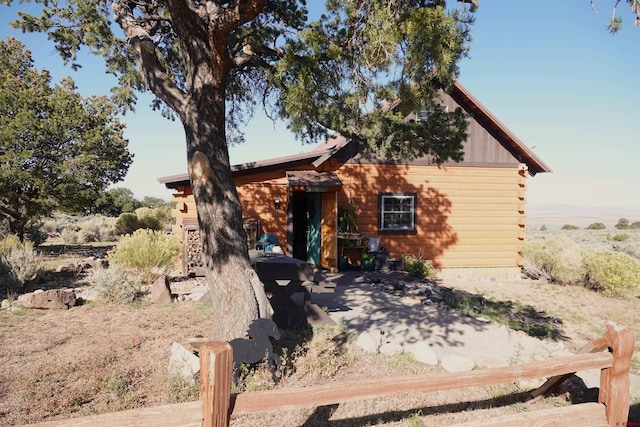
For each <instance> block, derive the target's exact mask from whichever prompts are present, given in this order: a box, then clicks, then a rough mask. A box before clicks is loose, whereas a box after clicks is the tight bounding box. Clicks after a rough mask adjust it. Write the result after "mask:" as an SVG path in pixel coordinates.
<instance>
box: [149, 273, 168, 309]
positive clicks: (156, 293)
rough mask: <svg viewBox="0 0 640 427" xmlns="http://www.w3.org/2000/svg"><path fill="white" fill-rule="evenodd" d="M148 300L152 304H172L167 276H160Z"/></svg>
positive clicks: (154, 283) (151, 287)
mask: <svg viewBox="0 0 640 427" xmlns="http://www.w3.org/2000/svg"><path fill="white" fill-rule="evenodd" d="M148 298H149V300H150V301H151V302H152V303H163V302H171V287H170V285H169V278H168V277H167V276H160V277H158V279H156V281H155V282H153V283H152V284H151V286H150V288H149V297H148Z"/></svg>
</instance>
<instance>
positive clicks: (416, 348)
mask: <svg viewBox="0 0 640 427" xmlns="http://www.w3.org/2000/svg"><path fill="white" fill-rule="evenodd" d="M405 351H410V352H411V353H413V357H414V358H415V359H416V360H417V361H418V362H420V363H424V364H425V365H431V366H436V365H438V356H436V354H435V353H434V352H433V350H431V347H429V344H427V343H426V342H423V341H418V342H416V343H413V344H409V345H407V347H406V348H405Z"/></svg>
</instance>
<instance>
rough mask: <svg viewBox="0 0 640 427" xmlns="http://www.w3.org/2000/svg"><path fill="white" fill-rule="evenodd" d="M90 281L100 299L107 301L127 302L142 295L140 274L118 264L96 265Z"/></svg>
mask: <svg viewBox="0 0 640 427" xmlns="http://www.w3.org/2000/svg"><path fill="white" fill-rule="evenodd" d="M91 282H92V283H93V287H94V288H95V290H96V292H97V293H98V296H99V297H100V299H102V300H103V301H107V302H112V303H118V304H129V303H132V302H134V301H136V300H138V299H140V298H141V297H142V295H144V293H143V292H142V290H141V288H140V284H141V277H140V274H137V273H135V272H132V271H131V270H129V269H127V268H126V267H124V266H122V265H118V264H111V265H110V266H109V268H102V267H98V269H97V270H96V271H95V273H94V274H93V277H92V278H91Z"/></svg>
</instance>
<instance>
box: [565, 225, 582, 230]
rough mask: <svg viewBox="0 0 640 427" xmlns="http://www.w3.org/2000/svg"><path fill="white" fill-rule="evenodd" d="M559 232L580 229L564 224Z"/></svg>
mask: <svg viewBox="0 0 640 427" xmlns="http://www.w3.org/2000/svg"><path fill="white" fill-rule="evenodd" d="M560 230H580V227H578V226H577V225H572V224H565V225H563V226H562V228H561V229H560Z"/></svg>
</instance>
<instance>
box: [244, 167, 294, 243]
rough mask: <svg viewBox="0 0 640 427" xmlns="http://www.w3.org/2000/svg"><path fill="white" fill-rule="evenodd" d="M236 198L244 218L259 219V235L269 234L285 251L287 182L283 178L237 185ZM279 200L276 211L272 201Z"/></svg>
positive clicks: (287, 200)
mask: <svg viewBox="0 0 640 427" xmlns="http://www.w3.org/2000/svg"><path fill="white" fill-rule="evenodd" d="M237 189H238V196H239V197H240V202H241V203H242V215H243V217H244V218H259V219H260V231H259V234H263V233H271V234H273V235H275V236H276V238H277V240H278V244H279V245H280V246H281V247H282V249H283V250H284V251H286V247H287V203H288V202H289V197H288V188H287V181H286V179H284V178H281V179H273V180H268V181H264V182H248V183H245V184H238V186H237ZM275 199H280V208H279V209H278V211H277V216H276V209H275V206H274V200H275Z"/></svg>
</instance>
